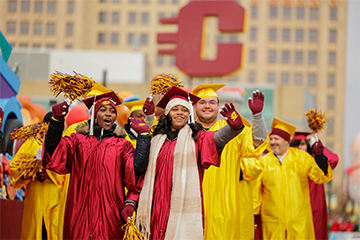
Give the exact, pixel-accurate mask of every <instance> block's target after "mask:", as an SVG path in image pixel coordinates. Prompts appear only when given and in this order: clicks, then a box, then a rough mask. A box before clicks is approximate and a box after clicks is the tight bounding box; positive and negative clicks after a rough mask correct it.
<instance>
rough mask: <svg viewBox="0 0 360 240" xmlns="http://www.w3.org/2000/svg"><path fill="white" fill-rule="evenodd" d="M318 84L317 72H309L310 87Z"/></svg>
mask: <svg viewBox="0 0 360 240" xmlns="http://www.w3.org/2000/svg"><path fill="white" fill-rule="evenodd" d="M316 84H317V80H316V74H315V73H309V74H308V86H309V87H315V86H316Z"/></svg>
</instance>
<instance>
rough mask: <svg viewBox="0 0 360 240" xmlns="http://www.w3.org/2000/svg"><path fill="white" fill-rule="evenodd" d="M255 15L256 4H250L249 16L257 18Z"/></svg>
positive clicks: (256, 13) (256, 12) (256, 11)
mask: <svg viewBox="0 0 360 240" xmlns="http://www.w3.org/2000/svg"><path fill="white" fill-rule="evenodd" d="M257 15H258V8H257V6H251V9H250V16H251V18H252V19H255V18H257Z"/></svg>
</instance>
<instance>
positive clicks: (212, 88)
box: [191, 84, 226, 98]
mask: <svg viewBox="0 0 360 240" xmlns="http://www.w3.org/2000/svg"><path fill="white" fill-rule="evenodd" d="M225 85H226V84H200V85H199V86H197V87H196V88H194V89H193V90H192V91H191V93H192V94H194V95H196V96H198V97H199V98H208V97H218V96H217V94H216V91H217V90H219V89H220V88H222V87H224V86H225Z"/></svg>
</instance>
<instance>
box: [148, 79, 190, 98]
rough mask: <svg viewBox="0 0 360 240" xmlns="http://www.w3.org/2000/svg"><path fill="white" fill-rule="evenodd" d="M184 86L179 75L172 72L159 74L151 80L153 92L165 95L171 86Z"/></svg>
mask: <svg viewBox="0 0 360 240" xmlns="http://www.w3.org/2000/svg"><path fill="white" fill-rule="evenodd" d="M174 86H175V87H178V88H184V85H182V84H181V82H179V80H178V78H177V76H174V75H170V74H159V75H156V76H155V77H153V79H152V80H151V89H150V93H151V94H156V95H164V94H165V93H167V91H168V90H169V89H170V88H171V87H174Z"/></svg>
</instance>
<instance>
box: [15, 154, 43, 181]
mask: <svg viewBox="0 0 360 240" xmlns="http://www.w3.org/2000/svg"><path fill="white" fill-rule="evenodd" d="M13 161H14V166H15V167H16V168H17V170H18V171H19V174H20V175H21V176H22V177H24V178H25V179H28V178H31V179H32V180H34V179H35V178H36V173H37V171H39V170H40V169H41V161H40V160H38V159H37V158H36V157H35V155H31V154H26V153H21V154H19V155H18V157H17V158H16V159H14V160H13Z"/></svg>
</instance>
